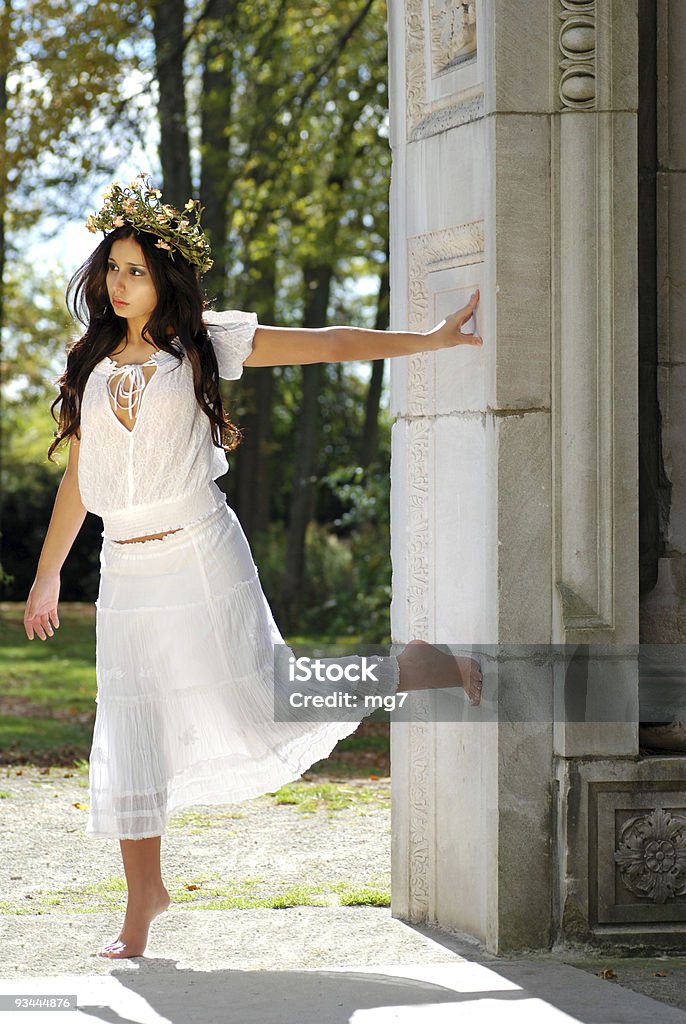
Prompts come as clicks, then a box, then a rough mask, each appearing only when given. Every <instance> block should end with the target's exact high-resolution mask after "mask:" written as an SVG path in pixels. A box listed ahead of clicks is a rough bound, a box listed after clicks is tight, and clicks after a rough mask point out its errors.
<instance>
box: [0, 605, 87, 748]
mask: <svg viewBox="0 0 686 1024" xmlns="http://www.w3.org/2000/svg"><path fill="white" fill-rule="evenodd" d="M22 619H23V610H22V609H20V608H19V607H17V606H7V605H4V606H3V607H2V610H1V611H0V656H1V657H2V664H3V676H2V692H1V694H0V763H5V764H11V763H22V762H24V763H26V762H35V763H36V764H49V763H54V764H71V763H72V762H73V761H74V759H78V758H84V757H87V756H88V751H89V749H90V741H91V736H92V732H93V720H94V717H95V693H96V682H95V617H94V614H93V609H92V608H91V607H90V606H85V607H84V608H83V609H81V608H79V607H78V606H76V607H73V608H72V609H66V610H64V611H62V613H61V615H60V628H59V629H58V630H56V631H55V635H54V636H53V637H51V638H50V639H49V640H46V641H42V640H39V639H37V638H35V639H34V640H31V641H29V640H28V639H27V637H26V634H25V632H24V626H23V622H22Z"/></svg>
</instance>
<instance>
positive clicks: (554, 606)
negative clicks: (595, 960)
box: [389, 0, 686, 952]
mask: <svg viewBox="0 0 686 1024" xmlns="http://www.w3.org/2000/svg"><path fill="white" fill-rule="evenodd" d="M636 14H637V0H608V3H607V4H602V5H601V4H599V3H595V2H593V0H554V3H552V4H551V2H550V0H530V2H528V3H527V5H526V14H525V15H524V14H522V15H521V16H517V17H513V16H512V4H511V3H508V2H506V0H475V2H463V3H453V2H451V3H447V2H442V0H397V2H392V3H391V4H390V5H389V42H390V54H391V58H390V70H391V144H392V147H393V175H392V188H391V208H392V214H391V300H392V302H391V307H392V308H391V316H392V323H393V326H394V327H395V328H397V329H401V328H403V327H406V326H409V327H411V328H413V329H423V328H429V327H431V326H432V325H433V324H434V323H436V322H437V321H438V320H439V319H440V318H441V317H442V316H444V315H445V314H447V313H448V312H451V311H452V310H454V309H456V308H458V307H459V306H461V305H463V304H464V302H465V301H466V300H467V299H468V297H469V295H470V293H471V291H472V290H473V289H474V287H476V286H478V287H479V288H480V289H481V304H480V308H479V311H478V314H477V328H478V330H479V332H480V333H481V334H482V335H483V338H484V346H483V348H482V349H473V348H469V347H457V348H455V349H452V350H449V351H442V352H439V353H435V354H422V355H417V356H414V357H411V358H408V359H407V360H394V361H393V371H392V378H391V388H392V404H393V411H394V414H395V417H396V422H395V424H394V428H393V461H392V524H391V534H392V560H393V573H394V576H393V603H392V626H393V634H394V640H396V641H398V642H403V641H407V640H409V639H411V638H413V637H419V638H423V639H426V640H430V641H433V642H438V643H448V644H454V645H456V646H466V645H473V646H474V647H475V648H477V649H478V648H479V647H480V646H483V648H484V651H486V652H488V651H489V650H492V649H493V648H492V647H489V645H496V644H501V645H514V647H515V649H516V647H517V645H543V647H544V648H545V647H546V645H564V646H563V650H565V651H567V652H571V651H576V655H575V665H574V670H573V671H570V670H569V666H567V669H566V670H563V668H561V667H560V666H559V665H553V666H552V667H551V668H550V670H549V671H547V672H546V670H539V669H536V670H534V665H533V662H532V661H531V660H530V658H529V660H527V657H528V656H527V655H526V653H524V647H523V646H522V652H523V653H522V655H521V658H519V659H518V658H517V656H516V655H515V656H514V657H511V658H510V661H509V662H508V664H507V665H506V666H504V665H502V664H498V663H497V659H495V660H493V659H491V660H489V659H488V658H486V659H485V660H484V666H485V673H484V698H483V701H482V709H481V710H478V709H473V708H470V707H469V706H468V705H467V704H466V703H465V704H464V706H463V707H462V708H461V709H458V710H457V711H456V710H455V708H453V711H452V714H451V716H450V720H446V718H445V716H444V715H442V714H441V713H440V711H439V702H440V697H438V696H437V695H436V694H435V693H433V694H432V693H429V694H426V695H424V696H423V698H422V701H421V703H420V702H419V701H418V702H417V712H416V714H415V715H414V720H413V721H412V722H407V723H402V722H395V723H394V724H393V728H392V746H391V760H392V776H393V822H394V827H393V899H392V911H393V913H394V914H395V915H396V916H399V917H402V918H404V919H407V920H411V921H418V922H419V921H426V922H437V923H439V924H442V925H445V926H447V927H451V928H457V929H460V930H462V931H465V932H468V933H471V934H472V935H475V936H477V937H478V938H479V939H481V940H482V941H484V942H485V943H486V945H487V946H488V948H489V949H491V950H493V951H494V952H508V951H514V950H517V949H522V948H527V947H529V948H535V947H539V948H546V947H549V946H550V945H551V944H552V943H553V942H554V941H556V940H559V939H576V938H583V939H584V940H585V941H596V942H598V943H601V944H602V943H605V944H611V943H613V942H614V943H620V944H621V943H622V942H624V941H625V939H626V936H628V935H629V933H631V934H632V935H634V937H635V941H636V942H642V943H643V944H645V934H642V933H641V922H642V921H645V922H646V931H647V932H650V931H651V929H652V933H653V934H655V935H658V934H659V939H658V940H656V941H661V942H664V941H665V935H666V934H667V932H668V931H669V929H668V928H666V929H665V928H663V927H662V925H661V924H660V922H664V921H666V920H668V919H670V918H669V915H670V914H671V915H672V917H671V920H672V921H675V920H683V917H682V918H680V917H679V914H680V913H682V911H681V910H679V909H678V908H677V909H676V910H675V909H674V908H675V906H676V904H675V903H672V904H671V905H670V908H669V909H668V911H667V917H665V916H664V912H663V911H660V910H659V909H658V910H657V911H655V912H651V913H647V912H646V911H645V910H641V909H640V908H639V907H638V904H639V903H640V901H641V895H640V893H637V892H636V891H633V892H632V891H630V890H629V888H627V884H626V883H627V879H628V878H629V877H630V876H631V877H632V878H634V877H635V874H636V872H635V868H634V869H632V870H631V871H629V865H630V862H631V860H632V858H634V859H635V858H636V857H638V856H643V855H645V856H648V853H647V852H646V851H648V852H649V849H652V848H653V847H652V846H651V844H653V845H654V844H655V843H656V842H657V843H658V844H659V843H661V842H663V840H664V841H665V842H666V841H669V842H672V845H673V846H674V850H676V847H677V846H678V845H679V843H680V842H681V840H680V839H679V840H678V841H677V840H675V839H674V836H676V832H677V831H678V829H680V828H681V820H682V817H683V815H684V810H683V808H684V807H685V806H686V800H684V799H682V797H683V791H684V789H685V788H686V787H685V786H684V783H683V781H682V780H684V779H685V778H686V771H685V770H684V762H683V761H682V762H680V763H679V764H677V763H675V764H670V765H669V766H668V767H665V765H664V764H663V765H659V764H658V763H657V761H656V760H653V761H652V762H646V761H641V759H640V758H639V756H638V742H637V726H638V667H637V643H638V544H637V537H638V523H637V511H638V503H637V436H638V431H637V309H636V294H637V270H636V186H637V171H636V112H637V74H638V65H637V60H638V51H637V29H636V20H637V19H636ZM589 654H590V655H591V657H590V658H589V657H587V655H589ZM578 665H582V671H579V670H578ZM440 718H443V720H441V721H439V719H440ZM636 789H638V790H640V793H639V794H638V795H635V791H636ZM668 832H669V836H670V837H671V838H669V839H668V840H667V839H665V836H666V835H667V833H668ZM679 834H680V833H679ZM675 843H676V845H675ZM661 849H662V848H661ZM665 849H666V847H665ZM662 852H664V850H663V851H662ZM675 856H676V854H675ZM677 860H679V858H678V857H677ZM651 863H652V862H651ZM675 863H676V861H675ZM679 863H680V860H679ZM648 870H649V869H648ZM677 883H678V884H675V886H674V887H673V888H672V889H670V890H669V892H668V891H667V889H669V886H667V889H665V887H664V886H663V887H662V888H660V884H659V880H657V881H656V880H655V879H654V878H651V877H646V879H644V880H643V881H642V882H641V885H643V887H644V889H645V892H646V893H647V894H648V896H647V898H649V899H650V898H654V899H656V900H657V899H658V897H657V896H655V895H654V894H656V893H658V892H659V893H660V894H661V895H660V897H659V898H660V899H662V897H663V896H664V899H665V900H666V901H667V902H669V901H670V900H672V901H674V900H677V901H679V900H681V899H682V897H681V895H680V886H681V881H680V880H677ZM632 884H633V883H632ZM634 890H635V886H634ZM650 894H653V895H650ZM684 899H685V900H686V897H685V898H684ZM551 907H552V908H553V911H552V914H551ZM637 908H638V909H637ZM661 913H662V917H661V916H660V914H661ZM651 915H652V916H651ZM675 915H676V916H675ZM631 929H633V931H631ZM627 941H628V940H627Z"/></svg>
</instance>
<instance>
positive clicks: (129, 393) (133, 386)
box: [110, 358, 157, 419]
mask: <svg viewBox="0 0 686 1024" xmlns="http://www.w3.org/2000/svg"><path fill="white" fill-rule="evenodd" d="M156 365H157V364H156V361H155V359H153V358H150V359H148V360H146V362H144V363H130V364H129V365H128V366H121V367H116V368H115V369H114V370H113V371H112V376H113V377H114V376H115V375H116V374H119V373H121V377H120V378H119V380H118V381H117V382H116V384H115V386H114V392H113V391H112V389H111V388H110V394H111V395H112V398H113V400H114V404H115V406H116V407H117V409H126V410H127V412H128V414H129V418H130V419H135V417H136V414H137V409H138V406H139V405H140V402H141V398H142V397H143V392H144V391H145V387H146V385H147V383H148V382H147V381H146V379H145V373H144V372H143V367H144V366H156Z"/></svg>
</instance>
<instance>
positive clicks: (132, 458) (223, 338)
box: [79, 309, 257, 540]
mask: <svg viewBox="0 0 686 1024" xmlns="http://www.w3.org/2000/svg"><path fill="white" fill-rule="evenodd" d="M203 319H204V321H205V323H206V324H207V328H208V333H209V336H210V340H211V342H212V345H213V347H214V350H215V353H216V356H217V363H218V366H219V376H220V377H223V378H224V379H225V380H238V379H239V377H240V376H241V375H242V373H243V363H244V362H245V360H246V359H247V358H248V356H249V355H250V352H251V351H252V344H253V337H254V334H255V330H256V328H257V315H256V314H255V313H244V312H241V311H240V310H233V309H231V310H227V311H225V312H221V313H218V312H214V311H211V310H207V311H206V312H205V313H204V314H203ZM145 367H154V370H153V371H152V375H151V376H149V371H148V373H146V372H145ZM115 404H116V405H117V407H118V408H120V409H122V408H123V409H126V410H127V411H128V413H129V417H130V419H132V420H133V426H132V428H131V429H129V428H128V427H127V426H125V425H124V423H122V421H121V420H120V419H118V418H117V415H116V414H115V409H114V406H115ZM227 469H228V463H227V461H226V455H225V454H224V451H223V450H222V449H221V448H217V447H216V445H215V444H214V443H213V441H212V430H211V424H210V421H209V419H208V417H207V415H206V413H204V412H203V411H202V409H201V408H200V406H199V405H198V401H197V399H196V397H195V392H194V390H193V371H192V369H191V365H190V362H189V360H188V359H187V358H186V357H185V356H184V357H182V360H181V362H179V361H178V360H177V358H176V357H175V356H174V355H172V354H171V353H169V352H162V351H160V352H155V353H154V354H153V355H152V356H151V358H150V359H148V360H147V361H146V362H145V363H143V364H126V365H123V366H117V364H116V363H115V362H114V361H113V360H112V359H110V358H109V356H106V357H105V358H104V359H103V360H101V361H100V362H99V363H98V364H97V365H96V366H95V367H94V368H93V371H92V373H91V375H90V377H89V378H88V381H87V382H86V387H85V388H84V392H83V399H82V403H81V444H80V446H79V490H80V492H81V500H82V501H83V504H84V505H85V506H86V508H87V509H88V511H89V512H94V513H95V514H96V515H99V516H101V517H102V520H103V526H104V530H103V535H104V536H105V537H109V538H111V539H112V540H129V539H131V538H132V537H143V536H146V535H147V534H151V533H163V532H164V531H165V530H173V529H178V528H180V527H183V526H186V525H188V523H190V522H191V521H192V520H195V519H198V518H200V517H201V516H203V515H205V514H206V513H208V512H211V511H212V510H213V509H215V508H216V507H217V506H218V505H219V504H220V503H221V502H223V501H224V496H223V494H222V492H221V491H220V489H219V487H217V485H216V484H215V483H214V481H215V480H216V479H217V477H219V476H223V474H224V473H226V471H227Z"/></svg>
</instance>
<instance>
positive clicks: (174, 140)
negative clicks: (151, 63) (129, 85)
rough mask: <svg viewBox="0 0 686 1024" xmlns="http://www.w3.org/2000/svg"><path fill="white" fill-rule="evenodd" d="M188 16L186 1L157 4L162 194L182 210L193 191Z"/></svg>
mask: <svg viewBox="0 0 686 1024" xmlns="http://www.w3.org/2000/svg"><path fill="white" fill-rule="evenodd" d="M185 13H186V5H185V0H155V2H154V3H153V8H152V15H153V35H154V39H155V64H156V70H157V85H158V89H159V101H158V112H159V122H160V162H161V164H162V182H163V183H162V192H163V193H164V199H165V202H167V203H171V204H172V205H173V206H176V207H177V208H178V209H182V208H183V205H184V203H185V202H186V200H187V199H188V198H189V197H190V196H191V195H192V192H193V187H192V184H191V159H190V149H189V145H188V124H187V119H186V89H185V79H184V74H183V53H184V46H185V41H184V17H185Z"/></svg>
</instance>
